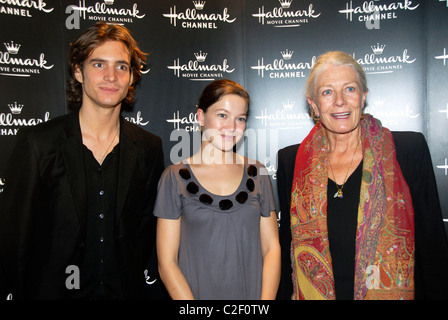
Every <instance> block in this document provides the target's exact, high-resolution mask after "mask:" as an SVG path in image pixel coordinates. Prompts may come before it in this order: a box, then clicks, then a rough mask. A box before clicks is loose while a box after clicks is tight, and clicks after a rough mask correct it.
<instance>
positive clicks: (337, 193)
mask: <svg viewBox="0 0 448 320" xmlns="http://www.w3.org/2000/svg"><path fill="white" fill-rule="evenodd" d="M359 140H360V139H358V143H357V144H356V149H355V152H353V157H352V161H350V165H349V166H348V169H347V173H346V174H345V178H344V182H343V183H342V185H341V187H339V185H338V183H337V182H336V176H335V175H334V173H333V168H332V167H331V162H330V158H328V164H329V165H330V170H331V174H332V175H333V178H334V183H335V184H336V188H337V189H338V191H336V193H335V194H334V196H333V198H336V197H337V198H341V199H342V198H344V194H343V192H342V188H344V185H345V183H346V182H347V177H348V173H349V172H350V168H351V166H352V163H353V159H355V154H356V151H357V150H358V146H359Z"/></svg>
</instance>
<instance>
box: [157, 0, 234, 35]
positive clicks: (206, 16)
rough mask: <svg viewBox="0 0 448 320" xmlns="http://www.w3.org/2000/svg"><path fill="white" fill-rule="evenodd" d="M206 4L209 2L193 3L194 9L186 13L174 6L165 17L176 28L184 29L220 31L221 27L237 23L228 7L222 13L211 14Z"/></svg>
mask: <svg viewBox="0 0 448 320" xmlns="http://www.w3.org/2000/svg"><path fill="white" fill-rule="evenodd" d="M206 3H207V1H200V0H195V1H192V4H193V6H194V7H193V8H187V9H185V11H178V8H177V7H176V6H175V5H174V6H173V7H170V12H169V13H164V14H163V16H164V17H165V18H169V19H170V24H171V25H173V26H174V27H177V26H178V25H180V26H181V28H183V29H218V27H219V26H220V25H223V24H226V23H227V24H230V23H233V22H235V20H236V18H234V17H233V16H231V15H230V13H229V9H228V8H227V7H225V8H223V10H222V11H220V12H210V11H208V10H207V9H206Z"/></svg>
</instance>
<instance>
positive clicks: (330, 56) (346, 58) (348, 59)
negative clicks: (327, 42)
mask: <svg viewBox="0 0 448 320" xmlns="http://www.w3.org/2000/svg"><path fill="white" fill-rule="evenodd" d="M329 64H330V65H336V66H348V67H351V68H353V70H355V71H356V73H357V74H358V78H359V82H360V83H361V87H362V90H363V92H364V93H366V92H367V91H368V88H367V79H366V74H365V72H364V69H363V68H362V67H361V65H360V64H359V63H358V62H356V60H355V59H353V57H352V56H351V55H349V54H347V53H345V52H342V51H329V52H327V53H324V54H322V55H320V56H319V57H318V58H317V60H316V62H315V63H314V66H313V68H312V69H311V73H310V75H309V77H308V81H307V84H306V96H307V98H310V99H311V100H313V101H314V98H315V88H314V87H315V85H316V80H317V77H318V76H319V74H320V72H321V71H322V70H324V69H325V68H326V67H327V65H329Z"/></svg>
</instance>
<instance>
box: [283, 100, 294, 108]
mask: <svg viewBox="0 0 448 320" xmlns="http://www.w3.org/2000/svg"><path fill="white" fill-rule="evenodd" d="M282 106H283V109H285V110H291V109H292V108H293V107H294V102H291V101H289V100H287V101H286V102H282Z"/></svg>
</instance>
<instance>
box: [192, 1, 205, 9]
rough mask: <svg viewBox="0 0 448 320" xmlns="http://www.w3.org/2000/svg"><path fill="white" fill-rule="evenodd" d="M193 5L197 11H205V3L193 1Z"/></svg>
mask: <svg viewBox="0 0 448 320" xmlns="http://www.w3.org/2000/svg"><path fill="white" fill-rule="evenodd" d="M193 4H194V7H195V8H196V9H197V10H202V9H204V6H205V1H193Z"/></svg>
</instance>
